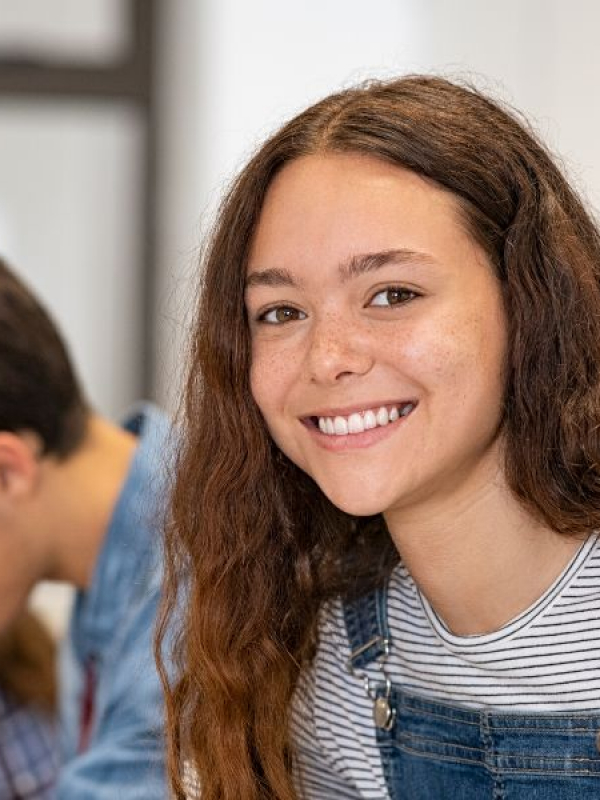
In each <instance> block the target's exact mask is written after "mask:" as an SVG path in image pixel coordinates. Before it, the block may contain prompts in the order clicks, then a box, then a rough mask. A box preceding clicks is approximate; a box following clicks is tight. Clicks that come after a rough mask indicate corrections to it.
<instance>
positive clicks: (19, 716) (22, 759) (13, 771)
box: [0, 691, 58, 800]
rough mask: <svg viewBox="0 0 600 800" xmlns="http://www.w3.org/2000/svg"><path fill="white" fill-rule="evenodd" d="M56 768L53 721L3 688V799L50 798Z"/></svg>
mask: <svg viewBox="0 0 600 800" xmlns="http://www.w3.org/2000/svg"><path fill="white" fill-rule="evenodd" d="M57 769H58V751H57V742H56V730H55V728H54V726H53V724H52V722H51V720H50V719H49V718H48V717H46V716H45V715H44V714H42V713H41V712H38V711H36V710H35V709H32V708H27V707H26V706H23V705H20V704H19V703H17V702H15V701H14V700H12V699H11V698H9V697H7V696H6V695H5V694H4V693H3V692H2V691H0V798H2V800H47V799H49V798H51V797H52V787H53V785H54V782H55V779H56V773H57Z"/></svg>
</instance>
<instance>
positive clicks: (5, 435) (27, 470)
mask: <svg viewBox="0 0 600 800" xmlns="http://www.w3.org/2000/svg"><path fill="white" fill-rule="evenodd" d="M38 451H39V447H38V445H37V441H36V437H34V436H31V435H28V434H26V433H25V434H19V433H11V432H9V431H2V432H0V502H10V501H11V500H18V499H20V498H23V497H25V496H26V495H28V494H31V493H32V492H33V491H34V489H35V487H36V484H37V480H38V476H39V471H40V461H39V456H38Z"/></svg>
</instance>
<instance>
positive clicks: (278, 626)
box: [159, 76, 600, 800]
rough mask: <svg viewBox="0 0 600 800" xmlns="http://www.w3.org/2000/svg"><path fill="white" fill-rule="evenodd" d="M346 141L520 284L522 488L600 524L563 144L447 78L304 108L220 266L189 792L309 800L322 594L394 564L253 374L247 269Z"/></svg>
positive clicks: (513, 299)
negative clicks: (274, 185) (284, 206)
mask: <svg viewBox="0 0 600 800" xmlns="http://www.w3.org/2000/svg"><path fill="white" fill-rule="evenodd" d="M327 152H352V153H360V154H366V155H370V156H373V157H376V158H379V159H383V160H385V161H387V162H389V163H392V164H396V165H399V166H402V167H404V168H408V169H410V170H412V171H414V172H415V173H417V174H418V175H421V176H423V177H425V178H427V179H430V180H432V181H435V183H436V184H438V185H439V186H441V187H444V188H445V189H447V190H448V191H450V192H452V194H453V195H454V196H455V197H456V198H458V200H459V202H460V204H461V207H462V212H463V216H464V220H465V223H466V224H467V226H468V228H469V230H470V232H471V233H472V235H473V236H474V237H475V238H476V239H477V240H478V241H479V243H480V244H482V245H483V247H484V248H485V250H486V252H487V253H488V255H489V257H490V260H491V262H492V264H493V265H494V268H495V270H496V272H497V275H498V278H499V280H500V281H501V284H502V286H503V290H504V295H505V302H506V310H507V316H508V320H509V358H508V360H509V363H508V375H507V385H506V398H505V410H504V421H503V424H504V430H505V435H506V472H507V476H508V481H509V484H510V486H511V488H512V491H513V492H514V493H515V495H516V496H517V497H518V498H519V499H520V500H521V501H522V502H523V503H524V504H525V505H526V506H527V507H528V508H529V510H530V511H532V512H533V513H534V514H535V515H537V516H538V517H539V518H541V519H542V520H543V521H544V522H545V523H546V524H547V525H549V526H551V527H552V528H553V529H555V530H557V531H560V532H562V533H572V534H581V533H587V532H588V531H590V530H591V529H593V528H594V527H598V525H600V471H599V467H598V464H599V457H600V440H599V431H600V424H599V423H600V280H599V270H600V245H599V237H598V231H597V229H596V227H595V225H594V223H593V222H592V220H591V218H590V216H589V215H588V213H587V212H586V210H585V208H584V207H583V205H582V203H581V202H580V200H579V199H578V198H577V196H576V194H575V193H574V192H573V191H572V189H571V188H570V187H569V185H568V183H567V182H566V180H565V178H564V177H563V176H562V175H561V173H560V171H559V170H558V169H557V167H556V165H555V164H554V163H553V161H552V159H551V158H550V156H549V155H548V153H547V151H546V150H545V149H544V147H543V146H542V145H541V144H539V143H538V141H537V140H536V138H535V136H534V135H533V134H532V132H531V131H530V130H529V129H528V127H527V125H526V124H525V123H523V122H521V121H519V120H518V119H517V117H516V116H515V115H514V114H512V113H511V112H508V111H506V110H504V109H503V108H501V107H500V106H499V105H498V104H496V103H495V102H493V101H492V100H490V99H489V98H487V97H485V96H483V95H482V94H480V93H479V92H478V91H476V90H474V89H472V88H468V87H463V86H459V85H456V84H453V83H451V82H448V81H446V80H444V79H440V78H435V77H423V76H412V77H405V78H401V79H398V80H394V81H389V82H371V83H369V84H367V85H365V86H361V87H358V88H355V89H350V90H347V91H343V92H341V93H339V94H335V95H332V96H330V97H328V98H326V99H325V100H323V101H321V102H319V103H317V104H316V105H314V106H312V107H311V108H309V109H308V110H306V111H304V112H303V113H301V114H300V115H299V116H297V117H296V118H295V119H293V120H291V121H290V122H289V123H288V124H286V125H285V126H284V127H283V128H282V129H281V130H280V131H279V132H277V133H276V134H275V135H274V136H273V137H272V138H270V139H269V140H268V141H267V142H266V143H265V144H264V145H263V146H262V147H261V148H260V150H259V151H258V153H257V154H256V155H255V157H254V158H253V159H252V160H251V161H250V163H249V164H248V166H247V167H246V168H245V169H244V170H243V172H242V173H241V175H240V176H239V177H238V179H237V180H236V181H235V183H234V184H233V186H232V188H231V190H230V192H229V194H228V196H227V197H226V199H225V200H224V203H223V205H222V208H221V212H220V216H219V219H218V222H217V225H216V228H215V231H214V235H213V237H212V240H211V242H210V244H209V247H208V249H207V252H206V258H205V260H204V273H203V286H202V292H201V297H200V304H199V309H198V316H197V321H196V327H195V330H194V337H193V342H192V352H191V365H190V371H189V379H188V383H187V389H186V395H185V423H184V425H185V436H184V443H183V450H182V452H181V454H180V458H179V464H178V477H177V481H176V486H175V492H174V498H173V505H172V516H173V523H172V525H171V526H170V528H169V530H168V532H167V557H168V577H167V583H166V598H167V600H166V606H165V609H164V616H163V619H162V624H161V632H162V633H161V634H160V635H162V637H163V641H164V637H165V635H166V631H167V623H168V620H169V612H171V617H170V619H171V620H172V621H173V622H174V620H175V613H174V612H176V611H177V613H178V614H180V617H179V619H180V628H179V630H178V635H177V637H176V642H175V648H174V651H175V653H176V658H177V668H178V679H177V681H176V682H175V683H174V684H173V685H172V686H169V685H167V686H166V691H167V709H168V728H169V732H170V770H171V776H172V780H173V784H174V787H175V790H176V792H177V793H178V797H182V796H183V789H182V782H181V778H180V775H181V769H182V763H183V761H184V759H188V760H189V761H190V762H191V763H192V764H193V765H194V768H195V770H196V773H197V776H198V778H199V781H200V784H201V787H202V798H203V800H217V798H219V800H231V799H233V798H235V799H236V800H257V798H261V799H265V800H266V798H281V800H290V799H291V798H294V797H295V796H296V795H295V792H294V789H293V785H292V781H291V777H290V776H291V758H292V757H293V753H292V751H291V748H290V740H289V736H288V724H289V705H290V699H291V695H292V692H293V689H294V685H295V682H296V680H297V677H298V675H299V671H300V670H301V668H302V667H303V665H305V664H306V663H307V662H308V661H309V660H310V658H311V656H312V654H313V652H314V647H315V637H316V632H315V629H316V615H317V611H318V608H319V606H320V604H321V603H322V601H323V599H324V598H326V597H328V596H331V595H333V594H337V593H342V594H349V593H352V592H355V591H358V590H359V589H360V590H362V589H366V588H369V587H371V586H373V585H375V583H376V582H377V581H379V580H381V577H382V575H383V574H384V573H385V572H386V571H388V570H389V569H390V567H391V565H392V564H393V562H394V558H395V552H394V550H393V547H392V545H391V543H390V540H389V536H388V535H387V533H386V531H385V529H384V526H383V525H382V524H381V521H380V520H378V519H368V520H365V519H352V518H350V517H348V516H347V515H345V514H343V513H342V512H340V511H339V510H337V509H335V508H334V507H333V506H332V505H331V503H329V502H328V501H327V500H326V499H325V498H324V496H323V494H322V493H321V492H320V490H319V489H318V487H317V486H316V485H315V484H314V483H313V482H312V480H311V479H310V478H308V477H307V476H306V475H304V474H303V473H302V472H300V470H298V469H297V468H296V467H295V466H294V465H293V464H291V463H290V462H289V461H288V460H287V459H286V458H285V457H284V456H283V455H282V454H281V453H280V452H278V451H277V449H276V447H275V446H274V444H273V442H272V441H271V439H270V438H269V435H268V432H267V430H266V427H265V424H264V422H263V420H262V418H261V415H260V412H259V410H258V408H257V406H256V404H255V402H254V400H253V398H252V395H251V392H250V387H249V367H250V342H249V333H248V326H247V320H246V318H245V312H244V278H245V268H246V262H247V258H248V252H249V247H250V244H251V241H252V237H253V233H254V231H255V228H256V225H257V221H258V219H259V215H260V212H261V207H262V204H263V200H264V197H265V193H266V191H267V189H268V187H269V185H270V182H271V181H272V179H273V177H274V176H275V175H276V174H277V172H278V171H279V170H280V169H281V168H282V167H283V166H284V165H285V164H286V163H288V162H290V161H291V160H293V159H296V158H298V157H300V156H303V155H306V154H313V153H327ZM184 590H185V593H186V597H185V602H184V601H183V600H182V599H181V597H180V596H179V597H178V593H183V592H184ZM159 641H160V639H159Z"/></svg>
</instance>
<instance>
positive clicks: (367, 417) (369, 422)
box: [363, 409, 377, 431]
mask: <svg viewBox="0 0 600 800" xmlns="http://www.w3.org/2000/svg"><path fill="white" fill-rule="evenodd" d="M363 419H364V421H365V430H366V431H370V430H371V428H376V427H377V417H376V416H375V414H374V413H373V412H372V411H371V410H370V409H369V411H365V414H364V417H363Z"/></svg>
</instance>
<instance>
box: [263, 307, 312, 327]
mask: <svg viewBox="0 0 600 800" xmlns="http://www.w3.org/2000/svg"><path fill="white" fill-rule="evenodd" d="M299 319H306V314H305V313H304V311H300V310H299V309H297V308H292V307H291V306H277V307H276V308H270V309H269V310H268V311H264V312H263V313H262V314H261V315H260V316H259V318H258V321H259V322H266V323H267V325H282V324H283V323H284V322H294V321H295V320H299Z"/></svg>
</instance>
